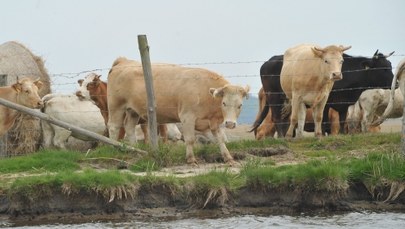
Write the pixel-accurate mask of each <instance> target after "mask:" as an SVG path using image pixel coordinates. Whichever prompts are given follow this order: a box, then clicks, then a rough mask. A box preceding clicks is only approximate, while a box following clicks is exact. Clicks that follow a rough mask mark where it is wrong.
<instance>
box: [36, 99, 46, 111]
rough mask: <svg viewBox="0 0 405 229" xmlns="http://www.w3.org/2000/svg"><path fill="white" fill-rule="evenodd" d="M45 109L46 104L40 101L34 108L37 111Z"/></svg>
mask: <svg viewBox="0 0 405 229" xmlns="http://www.w3.org/2000/svg"><path fill="white" fill-rule="evenodd" d="M43 107H44V102H43V101H42V100H40V101H39V102H38V103H37V105H36V106H34V108H36V109H41V108H43Z"/></svg>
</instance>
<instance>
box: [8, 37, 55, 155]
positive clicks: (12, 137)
mask: <svg viewBox="0 0 405 229" xmlns="http://www.w3.org/2000/svg"><path fill="white" fill-rule="evenodd" d="M0 74H6V75H7V76H8V78H7V85H10V84H13V83H15V82H17V77H18V78H24V77H31V78H33V79H36V78H38V77H40V79H41V81H42V82H43V83H44V85H43V87H42V89H41V90H40V92H39V94H40V96H41V97H42V96H44V95H46V94H48V93H50V92H51V86H50V78H49V75H48V73H47V71H46V69H45V66H44V61H43V60H42V59H41V57H39V56H35V55H34V54H32V52H31V51H30V50H29V49H28V48H26V47H25V46H24V45H22V44H20V43H17V42H14V41H10V42H6V43H4V44H1V45H0ZM7 141H8V142H7V154H8V155H19V154H27V153H31V152H34V151H36V150H38V147H39V144H40V142H41V126H40V121H39V119H37V118H34V117H32V116H29V115H20V117H18V119H17V120H16V123H15V124H14V127H13V128H12V129H11V130H10V131H9V132H8V137H7Z"/></svg>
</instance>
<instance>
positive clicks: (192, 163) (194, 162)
mask: <svg viewBox="0 0 405 229" xmlns="http://www.w3.org/2000/svg"><path fill="white" fill-rule="evenodd" d="M187 164H189V165H191V166H193V167H198V163H197V160H196V159H195V158H190V159H187Z"/></svg>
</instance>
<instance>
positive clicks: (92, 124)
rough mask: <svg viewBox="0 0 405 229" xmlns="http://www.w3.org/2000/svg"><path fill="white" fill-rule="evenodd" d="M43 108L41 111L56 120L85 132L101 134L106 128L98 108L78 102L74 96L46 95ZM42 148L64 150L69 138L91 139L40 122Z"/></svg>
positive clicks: (88, 102)
mask: <svg viewBox="0 0 405 229" xmlns="http://www.w3.org/2000/svg"><path fill="white" fill-rule="evenodd" d="M42 101H43V102H44V108H43V109H41V111H42V112H43V113H45V114H48V115H50V116H51V117H52V118H54V119H58V120H61V121H64V122H67V123H70V124H72V125H75V126H79V127H81V128H84V129H86V130H89V131H92V132H95V133H98V134H103V133H104V131H105V129H106V126H105V124H104V119H103V117H102V116H101V114H100V110H99V108H98V107H97V106H96V105H94V103H93V102H91V101H86V100H83V101H82V100H80V99H79V98H78V97H77V96H76V95H61V94H48V95H46V96H44V97H43V98H42ZM41 123H42V131H43V136H44V140H43V146H44V147H51V146H55V147H58V148H61V149H65V148H66V145H65V144H66V142H67V141H68V138H69V137H70V136H72V137H75V138H78V139H80V140H83V141H90V140H91V139H89V138H86V137H85V136H78V135H74V134H73V133H72V132H71V131H69V130H67V129H64V128H62V127H59V126H56V125H53V124H50V123H48V122H46V121H42V122H41Z"/></svg>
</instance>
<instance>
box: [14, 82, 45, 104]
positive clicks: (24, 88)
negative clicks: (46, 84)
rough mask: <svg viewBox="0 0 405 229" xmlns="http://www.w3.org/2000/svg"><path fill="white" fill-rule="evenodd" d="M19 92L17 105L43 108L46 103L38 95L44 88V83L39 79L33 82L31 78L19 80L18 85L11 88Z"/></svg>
mask: <svg viewBox="0 0 405 229" xmlns="http://www.w3.org/2000/svg"><path fill="white" fill-rule="evenodd" d="M11 87H12V88H13V89H14V90H15V91H16V92H17V103H18V104H20V105H23V106H26V107H29V108H38V109H39V108H42V107H43V106H44V103H43V102H42V100H41V97H39V95H38V90H39V89H40V88H41V87H42V82H41V81H39V78H38V79H36V80H32V79H31V78H24V79H21V80H19V79H17V83H15V84H13V85H12V86H11Z"/></svg>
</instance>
